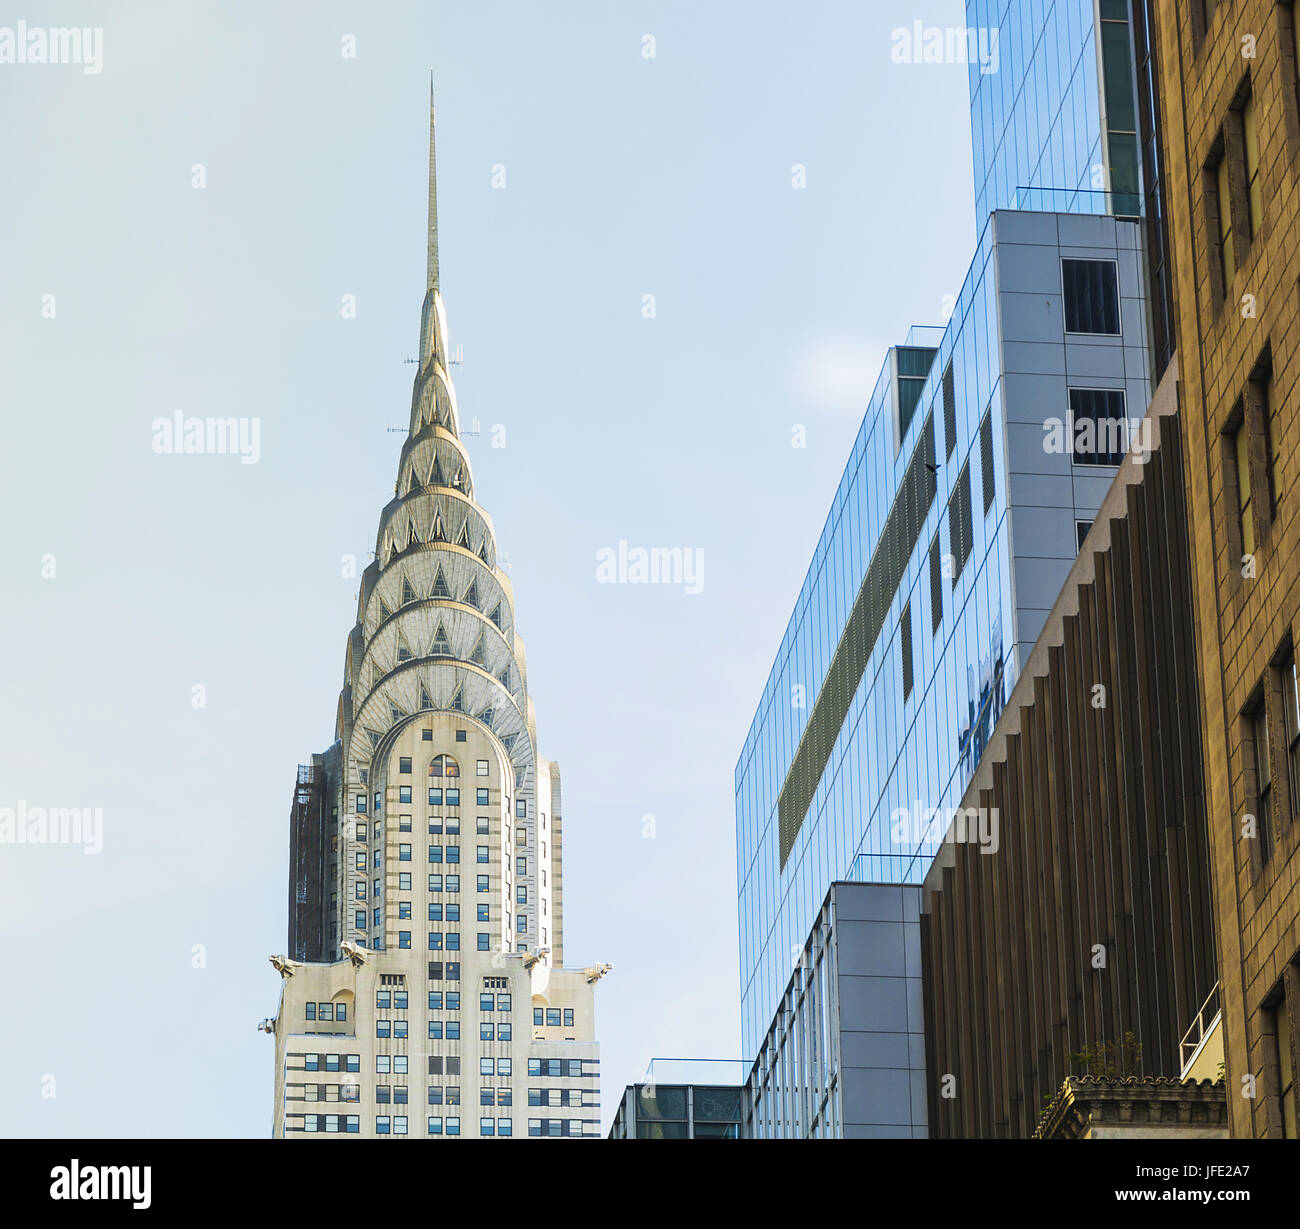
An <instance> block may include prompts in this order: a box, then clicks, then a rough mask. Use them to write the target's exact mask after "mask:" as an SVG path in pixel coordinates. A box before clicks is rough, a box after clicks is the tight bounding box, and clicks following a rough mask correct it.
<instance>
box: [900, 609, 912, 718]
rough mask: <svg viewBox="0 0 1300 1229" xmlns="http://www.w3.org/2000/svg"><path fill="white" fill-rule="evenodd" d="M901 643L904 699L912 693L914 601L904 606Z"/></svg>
mask: <svg viewBox="0 0 1300 1229" xmlns="http://www.w3.org/2000/svg"><path fill="white" fill-rule="evenodd" d="M899 644H900V648H901V650H902V655H903V699H904V700H906V699H907V698H908V696H910V695H911V694H912V603H911V602H908V603H907V604H906V605H905V606H904V607H903V616H902V620H901V622H900V624H899Z"/></svg>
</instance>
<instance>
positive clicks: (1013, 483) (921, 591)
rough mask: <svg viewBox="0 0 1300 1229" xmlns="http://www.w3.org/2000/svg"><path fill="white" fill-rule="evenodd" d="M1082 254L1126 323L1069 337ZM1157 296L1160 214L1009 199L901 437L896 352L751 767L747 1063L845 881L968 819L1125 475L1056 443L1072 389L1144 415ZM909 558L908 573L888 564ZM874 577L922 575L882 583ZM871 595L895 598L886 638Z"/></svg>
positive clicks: (926, 850) (742, 818) (744, 959)
mask: <svg viewBox="0 0 1300 1229" xmlns="http://www.w3.org/2000/svg"><path fill="white" fill-rule="evenodd" d="M1070 260H1086V261H1087V262H1088V264H1087V269H1086V271H1087V272H1088V274H1089V276H1087V277H1077V278H1071V279H1070V281H1071V284H1072V285H1076V284H1077V285H1078V286H1084V287H1087V289H1088V295H1089V296H1090V297H1089V298H1088V299H1086V300H1083V301H1080V302H1076V303H1072V304H1071V305H1070V307H1071V310H1070V312H1069V314H1070V315H1071V316H1072V318H1076V319H1082V320H1084V321H1086V322H1087V323H1089V324H1090V325H1094V326H1096V327H1105V328H1109V329H1115V330H1118V331H1114V332H1108V333H1100V332H1098V333H1089V334H1075V333H1070V334H1067V333H1066V331H1065V320H1066V316H1067V304H1066V303H1065V302H1064V290H1063V287H1064V285H1065V273H1064V269H1065V267H1066V266H1065V264H1064V262H1066V261H1070ZM1098 285H1101V286H1103V287H1105V288H1106V289H1107V291H1108V293H1107V295H1106V298H1105V302H1104V305H1103V306H1104V310H1101V309H1098V302H1097V298H1096V288H1097V286H1098ZM1111 293H1113V303H1112V301H1111V297H1110V296H1111ZM1144 294H1145V290H1144V280H1143V263H1142V261H1141V260H1140V239H1139V234H1138V228H1137V224H1136V223H1132V222H1126V221H1120V220H1117V219H1115V218H1111V217H1096V216H1071V215H1058V214H1040V213H1019V212H1010V211H1006V212H999V213H997V214H994V215H993V217H992V218H991V219H990V221H989V224H988V226H987V227H986V228H985V230H984V234H983V236H982V237H981V240H980V243H979V248H978V251H977V252H976V256H975V260H974V261H973V263H972V265H971V268H970V270H969V272H968V274H967V276H966V280H965V283H964V285H963V287H962V290H961V294H960V295H959V297H958V300H957V306H956V309H955V311H954V313H953V317H952V319H951V321H950V322H949V324H948V325H947V327H946V328H945V329H943V330H938V329H929V328H927V329H920V328H914V329H913V330H912V331H911V333H910V334H909V336H908V338H907V347H908V348H909V349H911V350H912V351H913V352H919V351H921V350H925V349H932V350H933V351H934V354H933V357H932V361H931V362H930V365H929V370H928V373H927V375H926V377H925V380H924V382H923V384H922V386H921V389H920V391H919V393H918V394H917V395H916V399H915V405H914V407H913V408H912V409H911V410H910V419H909V421H908V423H907V425H906V427H905V429H904V430H903V431H901V432H900V430H899V424H900V422H901V421H902V419H901V417H900V415H901V414H902V413H903V411H904V409H906V405H907V401H910V400H911V395H910V394H909V395H908V397H907V401H905V400H904V399H903V397H902V396H901V395H900V392H899V390H898V389H897V387H896V385H895V380H896V378H897V377H896V373H898V372H899V371H900V369H901V368H900V364H899V361H898V358H899V356H898V355H897V354H891V356H890V358H889V360H888V361H887V362H886V364H885V366H884V369H883V370H882V372H881V375H880V378H879V380H878V381H877V384H876V388H875V390H874V392H873V393H872V396H871V400H870V403H869V406H868V409H867V414H866V417H865V419H864V420H863V423H862V427H861V430H860V431H859V433H858V437H857V440H856V441H855V443H854V446H853V451H852V454H851V456H850V458H849V462H848V465H847V466H846V468H845V471H844V475H843V477H842V478H841V480H840V485H839V489H838V490H837V491H836V494H835V499H834V502H833V504H832V507H831V511H830V515H829V517H828V518H827V521H826V525H825V527H824V529H823V531H822V534H821V538H820V540H819V542H818V545H817V549H816V552H815V554H814V556H813V560H812V564H811V566H810V567H809V570H808V574H807V576H806V578H805V580H804V584H803V587H802V590H801V592H800V594H799V598H798V601H797V603H796V605H795V609H794V613H793V615H792V616H791V619H790V623H789V625H788V627H787V630H786V634H785V636H784V638H783V640H782V644H781V647H780V650H779V652H778V654H777V657H776V661H775V663H774V664H773V667H772V671H771V674H770V675H769V678H768V681H767V685H766V687H765V688H764V691H763V696H762V699H761V701H760V703H759V706H758V710H757V713H756V715H755V717H754V721H753V724H752V726H751V728H750V731H749V735H748V737H747V738H746V740H745V745H744V749H743V750H742V752H741V755H740V759H739V762H738V764H737V767H736V826H737V853H738V866H737V880H738V883H739V886H740V900H739V914H740V950H741V985H742V1002H741V1038H742V1054H743V1055H744V1056H745V1057H746V1058H747V1059H750V1060H752V1059H753V1058H754V1056H755V1055H756V1053H757V1051H758V1047H759V1044H760V1043H761V1041H762V1038H763V1037H764V1035H765V1034H766V1033H767V1031H768V1029H769V1026H770V1025H771V1022H772V1019H773V1013H774V1012H775V1010H776V1007H777V1004H778V1003H779V1001H780V998H781V996H782V994H783V993H784V992H785V990H786V987H787V983H788V982H789V979H790V976H791V970H792V968H793V966H794V963H795V962H796V960H797V959H798V958H799V954H800V953H801V952H802V950H803V948H804V945H805V940H806V938H807V935H808V933H809V928H810V926H811V925H812V923H813V920H814V918H815V916H816V914H817V911H818V909H819V908H820V907H821V905H822V902H823V900H824V899H825V896H826V892H827V890H828V888H829V886H830V884H831V882H832V881H833V880H836V879H850V878H852V879H855V880H859V881H863V880H871V881H875V882H880V883H919V882H920V881H921V879H922V877H923V876H924V873H925V870H926V868H927V866H928V863H929V860H930V858H931V857H932V856H933V854H934V852H935V850H936V848H937V847H938V840H939V839H941V838H942V835H943V832H944V830H945V828H946V824H943V823H942V822H940V823H938V824H937V825H936V829H935V830H930V826H929V822H928V819H929V816H930V813H931V811H932V809H934V808H938V809H940V810H941V811H946V810H947V809H949V808H955V807H957V806H958V805H959V803H960V800H961V798H962V795H963V793H964V792H965V787H966V784H967V782H968V781H969V779H970V777H971V775H972V774H973V772H974V769H975V766H976V764H977V763H978V761H979V757H980V755H981V754H982V752H983V749H984V746H985V745H986V744H987V742H988V738H989V736H990V735H991V733H992V730H993V727H994V725H995V724H996V722H997V718H998V716H999V715H1000V713H1001V710H1002V704H1003V702H1004V700H1005V697H1006V696H1007V695H1008V694H1010V691H1011V689H1012V688H1013V687H1014V685H1015V681H1016V678H1017V676H1018V672H1019V668H1020V666H1021V664H1022V663H1023V661H1024V660H1025V658H1026V657H1027V656H1028V653H1029V650H1030V649H1031V648H1032V647H1033V644H1034V641H1035V640H1036V639H1037V637H1038V633H1039V631H1040V630H1041V628H1042V626H1043V623H1044V622H1045V621H1046V618H1047V615H1048V613H1049V612H1050V610H1051V607H1052V605H1053V604H1054V602H1055V600H1056V596H1057V594H1058V593H1059V592H1060V589H1061V586H1062V584H1063V583H1064V581H1065V578H1066V576H1067V575H1068V573H1069V569H1070V567H1071V566H1072V565H1073V562H1074V559H1075V557H1076V555H1077V551H1078V522H1080V521H1090V520H1091V519H1092V518H1093V517H1094V516H1095V515H1096V511H1097V508H1098V507H1099V506H1100V504H1101V500H1102V499H1103V498H1104V496H1105V493H1106V490H1107V488H1108V487H1109V485H1110V481H1111V479H1112V478H1113V477H1114V473H1115V468H1114V466H1113V465H1104V464H1101V465H1099V464H1096V463H1095V462H1096V459H1097V456H1098V454H1097V453H1096V452H1095V450H1094V451H1091V452H1088V451H1077V452H1076V450H1075V447H1072V446H1070V445H1067V446H1066V448H1065V450H1064V451H1062V450H1059V449H1058V450H1055V451H1054V450H1053V447H1052V438H1053V437H1052V435H1051V431H1050V430H1049V428H1051V424H1052V422H1054V421H1055V422H1058V423H1060V424H1062V425H1064V426H1066V427H1068V426H1069V424H1070V423H1071V422H1072V419H1071V418H1070V417H1069V416H1070V413H1071V410H1070V407H1071V405H1072V404H1074V403H1075V402H1076V401H1077V398H1075V399H1072V396H1071V393H1072V390H1078V389H1087V390H1099V391H1102V392H1107V393H1111V394H1113V395H1114V396H1115V399H1116V404H1119V405H1126V406H1128V407H1131V410H1130V411H1129V413H1131V414H1132V415H1133V416H1137V417H1140V415H1141V414H1142V411H1143V410H1144V409H1145V407H1146V405H1147V402H1148V401H1149V390H1150V386H1149V371H1148V363H1147V330H1146V312H1145V305H1144ZM1089 308H1091V309H1092V310H1091V311H1089V310H1086V309H1089ZM1115 309H1117V310H1115ZM908 361H909V363H910V362H911V361H912V360H910V359H909V360H908ZM1098 403H1102V402H1098ZM1090 404H1091V403H1090ZM927 434H930V435H932V436H933V448H934V451H933V455H934V457H935V471H936V472H934V473H933V475H932V476H931V478H930V482H931V484H932V490H933V497H932V498H930V499H929V502H928V505H927V504H926V502H925V498H926V496H924V495H923V496H922V497H921V499H920V504H919V507H921V508H924V509H925V511H924V517H923V518H922V519H920V521H919V533H917V534H916V535H915V536H914V538H912V539H911V540H909V538H910V535H909V536H905V537H902V538H901V539H900V538H899V536H898V535H894V534H891V533H889V532H887V530H888V528H889V526H890V523H891V515H890V514H891V511H893V509H894V508H895V507H896V506H897V498H898V496H899V492H900V490H901V489H903V488H904V485H905V475H906V474H907V471H908V468H909V465H910V464H911V463H912V459H913V456H914V454H915V453H916V451H917V447H918V444H919V443H921V442H922V441H923V440H924V439H925V438H926V436H927ZM1074 443H1075V440H1074V438H1073V437H1071V441H1070V444H1071V445H1072V444H1074ZM1121 443H1122V445H1123V444H1126V443H1127V439H1126V438H1125V439H1123V440H1122V441H1121ZM1122 450H1123V448H1122V447H1121V451H1122ZM923 455H925V454H923ZM1104 455H1106V456H1109V454H1104ZM890 550H895V551H898V552H899V557H898V558H897V560H895V561H894V562H896V564H897V566H896V567H888V568H884V569H879V568H877V567H876V566H875V564H874V563H873V559H874V558H877V557H878V556H879V553H880V552H881V551H890ZM869 575H870V576H872V577H873V578H874V577H875V576H878V575H885V576H887V577H894V576H899V577H901V579H900V580H898V582H897V585H896V587H893V588H892V589H891V590H889V591H887V592H879V591H872V586H870V585H864V583H863V582H864V578H866V577H868V576H869ZM864 604H866V605H868V606H872V607H874V608H876V609H878V610H882V611H883V620H882V621H881V622H880V624H879V629H878V631H877V630H876V628H877V624H876V621H875V619H874V618H868V619H861V618H859V617H858V616H859V614H860V612H861V610H862V608H863V605H864ZM845 661H848V662H849V664H850V666H851V672H849V673H848V674H847V675H846V676H841V677H837V672H840V673H841V674H842V672H841V665H842V663H844V662H845ZM844 677H847V678H848V686H849V691H848V694H840V695H837V694H836V693H837V692H841V693H842V692H843V690H844V688H845V686H846V684H845V682H844ZM828 710H829V711H830V713H831V718H830V719H829V720H828V719H827V717H826V714H827V712H828ZM841 714H842V717H841ZM810 747H811V748H813V750H814V751H815V752H816V753H815V754H810V753H809V748H810ZM792 798H793V799H794V803H793V805H791V801H790V800H791V799H792ZM805 799H807V800H808V801H807V805H806V806H805V805H804V804H805ZM783 802H784V803H785V806H784V808H783V806H782V803H783ZM902 816H908V817H909V819H908V822H907V823H905V824H900V822H899V821H900V817H902Z"/></svg>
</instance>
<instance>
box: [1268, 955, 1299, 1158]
mask: <svg viewBox="0 0 1300 1229" xmlns="http://www.w3.org/2000/svg"><path fill="white" fill-rule="evenodd" d="M1287 975H1288V976H1291V977H1294V976H1296V974H1295V971H1294V969H1288V970H1287ZM1284 981H1285V979H1284ZM1268 1020H1269V1023H1270V1024H1271V1026H1272V1031H1273V1047H1274V1058H1275V1060H1276V1062H1277V1095H1278V1103H1279V1106H1280V1108H1281V1110H1282V1138H1283V1139H1297V1138H1300V1133H1298V1132H1300V1128H1298V1127H1297V1117H1300V1115H1298V1114H1297V1102H1298V1101H1300V1092H1298V1091H1297V1089H1296V1078H1295V1061H1294V1053H1293V1048H1292V1047H1293V1046H1294V1043H1295V1025H1296V1022H1295V1021H1294V1020H1292V1018H1291V1013H1290V1012H1289V1011H1287V1005H1286V992H1285V988H1283V990H1282V991H1280V992H1279V994H1278V997H1277V1000H1276V1002H1275V1003H1274V1005H1273V1006H1272V1007H1271V1008H1270V1009H1269V1010H1268Z"/></svg>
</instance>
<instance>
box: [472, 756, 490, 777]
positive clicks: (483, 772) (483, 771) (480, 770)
mask: <svg viewBox="0 0 1300 1229" xmlns="http://www.w3.org/2000/svg"><path fill="white" fill-rule="evenodd" d="M474 774H475V776H479V777H486V776H487V775H488V762H487V760H476V761H475V762H474Z"/></svg>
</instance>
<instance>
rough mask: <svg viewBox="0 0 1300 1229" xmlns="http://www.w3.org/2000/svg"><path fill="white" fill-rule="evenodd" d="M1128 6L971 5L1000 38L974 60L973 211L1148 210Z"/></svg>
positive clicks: (1064, 1)
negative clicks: (986, 60)
mask: <svg viewBox="0 0 1300 1229" xmlns="http://www.w3.org/2000/svg"><path fill="white" fill-rule="evenodd" d="M1132 16H1133V15H1132V14H1131V13H1130V10H1129V0H1097V3H1096V5H1095V7H1094V0H1054V2H1053V3H1048V4H1026V3H1024V2H1023V0H967V3H966V23H967V26H968V27H970V28H973V29H977V30H988V31H992V30H995V29H996V31H997V35H996V39H994V38H993V37H992V35H991V34H990V36H989V39H988V42H989V44H990V45H993V46H996V47H997V59H996V61H995V63H996V65H997V67H996V71H989V70H988V67H989V66H987V65H981V64H979V63H972V64H971V65H970V99H971V150H972V154H973V159H974V167H975V216H976V217H977V218H981V219H982V218H986V217H988V215H989V214H990V213H992V212H993V211H994V210H995V209H1049V210H1053V211H1055V212H1058V213H1115V214H1119V215H1122V216H1127V217H1136V216H1138V214H1139V213H1140V212H1141V195H1140V184H1139V174H1138V137H1137V131H1138V125H1137V109H1136V106H1135V103H1134V98H1135V96H1136V91H1135V80H1134V57H1133V50H1132V48H1133V34H1132V29H1131V22H1132Z"/></svg>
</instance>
